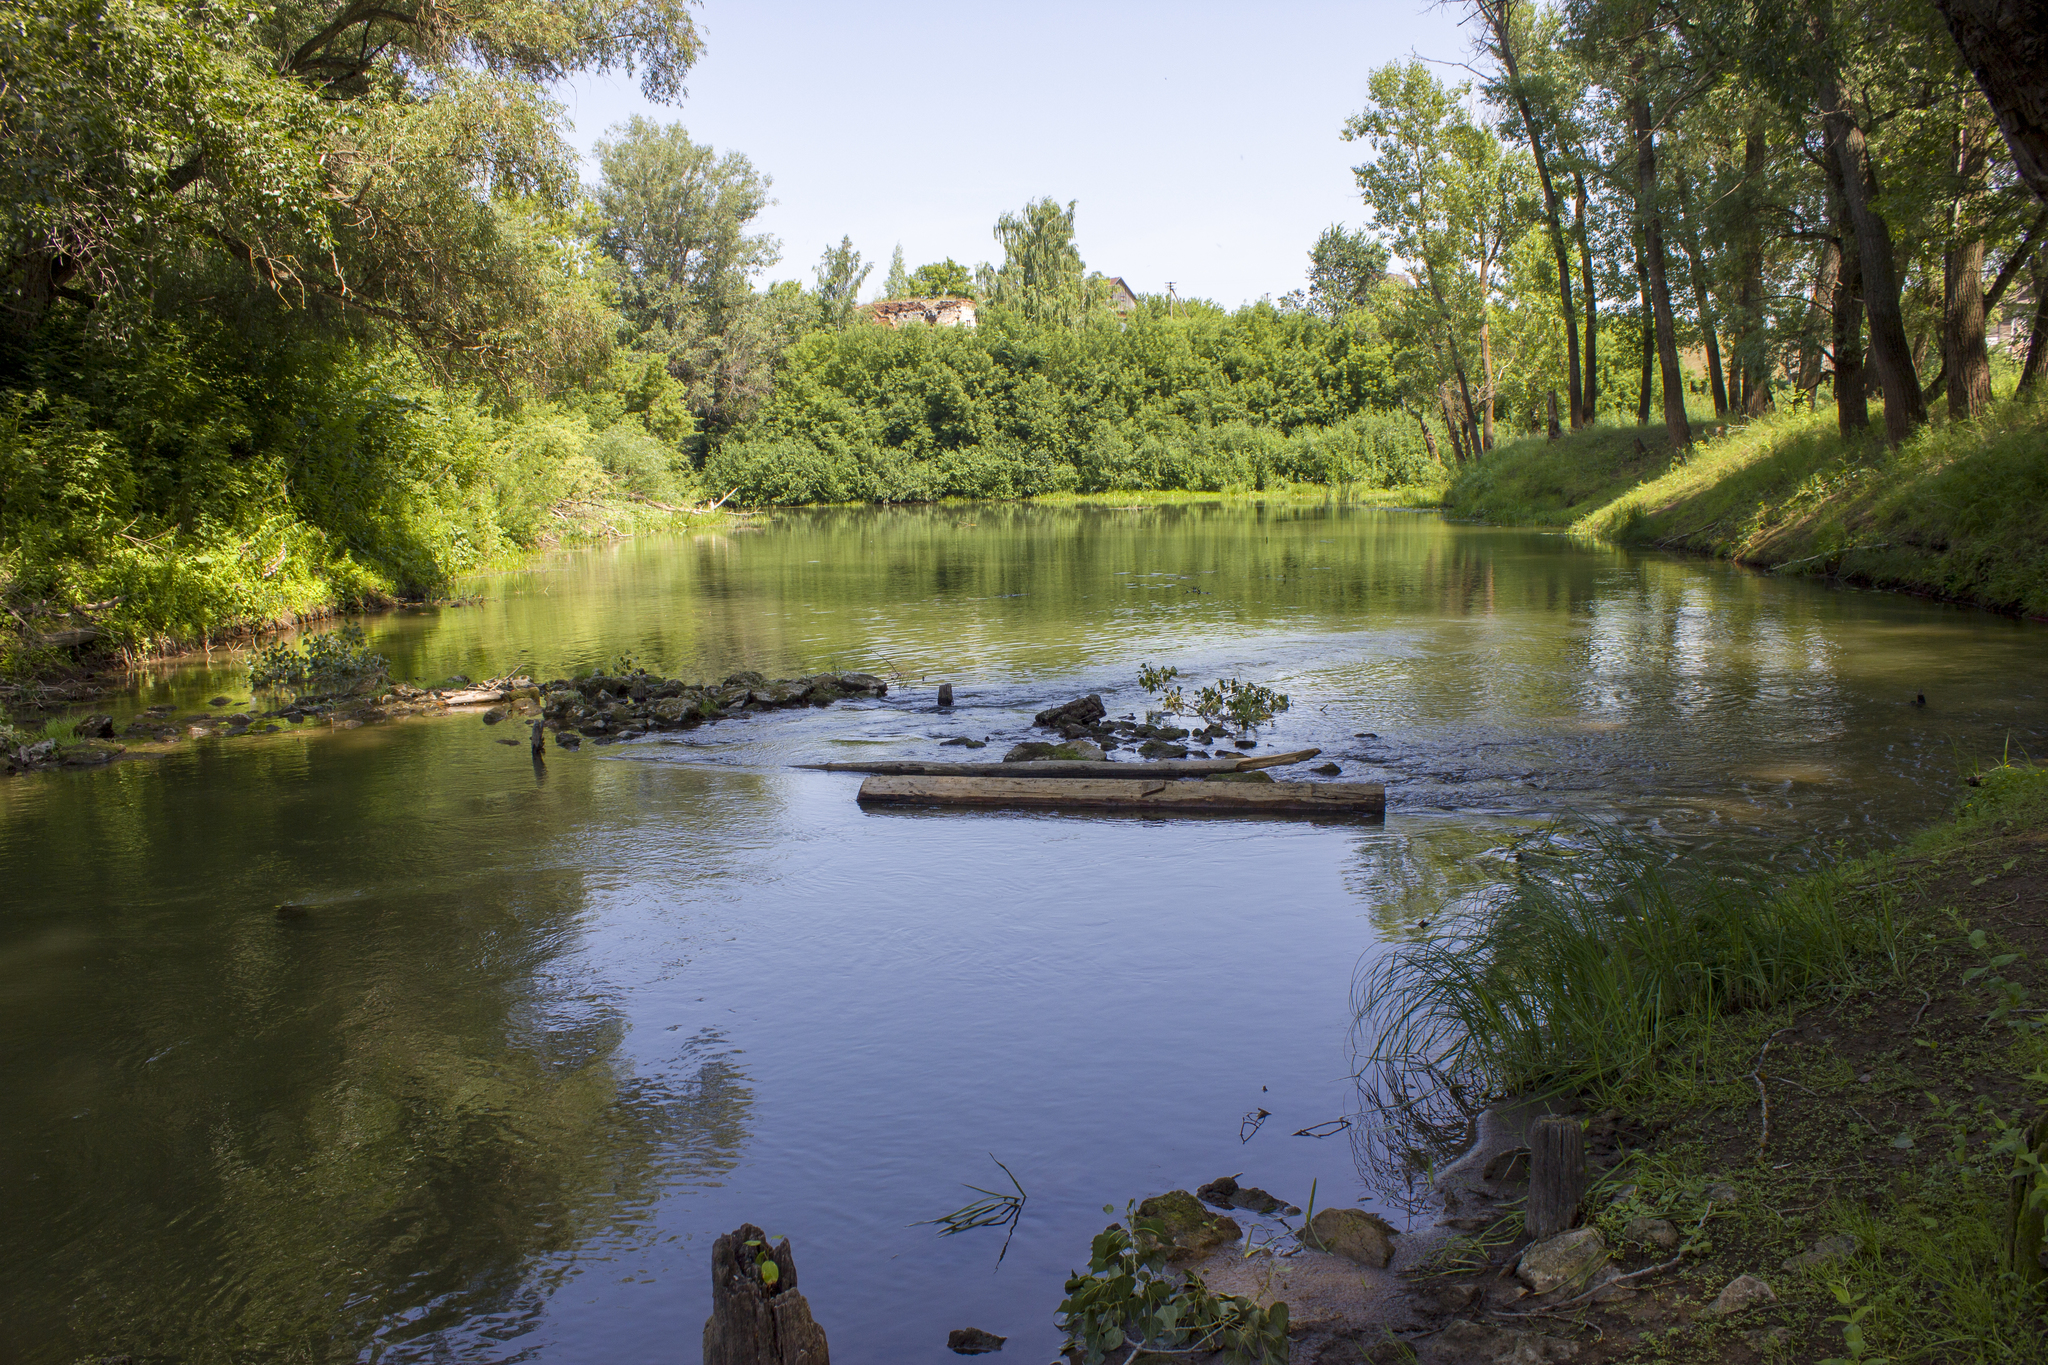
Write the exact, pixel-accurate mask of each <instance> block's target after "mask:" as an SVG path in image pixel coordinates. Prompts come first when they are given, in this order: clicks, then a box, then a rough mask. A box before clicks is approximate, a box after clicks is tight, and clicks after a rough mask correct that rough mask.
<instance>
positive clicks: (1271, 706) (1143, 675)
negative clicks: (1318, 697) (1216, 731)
mask: <svg viewBox="0 0 2048 1365" xmlns="http://www.w3.org/2000/svg"><path fill="white" fill-rule="evenodd" d="M1178 677H1180V670H1179V669H1178V668H1160V667H1157V666H1155V665H1153V664H1146V665H1144V666H1143V667H1142V668H1140V669H1139V670H1138V686H1140V687H1142V688H1144V689H1145V690H1146V691H1147V692H1150V693H1152V694H1153V695H1154V696H1156V697H1158V698H1159V710H1160V712H1161V713H1162V714H1164V715H1186V714H1188V713H1190V712H1192V713H1193V714H1195V715H1197V716H1200V717H1201V718H1202V719H1203V720H1206V721H1208V722H1209V723H1210V724H1211V725H1224V724H1227V725H1229V726H1231V727H1232V728H1234V729H1235V730H1236V731H1237V732H1238V733H1239V734H1244V733H1245V732H1247V731H1249V730H1255V729H1257V728H1258V727H1259V726H1261V725H1265V724H1267V723H1268V722H1270V721H1271V720H1273V719H1274V718H1275V717H1276V716H1279V715H1281V714H1282V713H1283V712H1285V711H1286V710H1287V709H1288V706H1289V705H1290V703H1289V702H1288V699H1287V696H1286V694H1285V693H1283V692H1275V691H1274V690H1273V689H1272V688H1270V687H1266V686H1263V685H1261V684H1259V683H1248V682H1239V681H1238V680H1237V679H1236V678H1221V679H1218V680H1217V682H1216V683H1215V685H1214V686H1212V687H1205V688H1203V689H1202V690H1201V691H1200V692H1198V693H1196V694H1195V701H1194V705H1192V706H1190V705H1188V703H1187V700H1186V698H1184V697H1183V696H1182V695H1181V690H1180V688H1179V687H1177V686H1175V685H1174V680H1175V679H1177V678H1178Z"/></svg>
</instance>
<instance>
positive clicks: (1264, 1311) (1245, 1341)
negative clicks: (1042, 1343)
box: [1058, 1204, 1287, 1365]
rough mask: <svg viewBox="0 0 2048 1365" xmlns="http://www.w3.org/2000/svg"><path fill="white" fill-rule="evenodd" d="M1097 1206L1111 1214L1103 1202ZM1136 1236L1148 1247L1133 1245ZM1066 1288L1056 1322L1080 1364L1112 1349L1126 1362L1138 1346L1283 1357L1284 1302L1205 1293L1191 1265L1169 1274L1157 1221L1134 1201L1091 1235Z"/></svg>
mask: <svg viewBox="0 0 2048 1365" xmlns="http://www.w3.org/2000/svg"><path fill="white" fill-rule="evenodd" d="M1102 1211H1103V1212H1104V1213H1107V1214H1110V1215H1112V1216H1114V1215H1115V1213H1116V1210H1115V1208H1114V1207H1112V1206H1110V1205H1107V1204H1105V1205H1104V1206H1103V1210H1102ZM1141 1234H1142V1235H1143V1236H1142V1237H1141ZM1141 1240H1142V1241H1143V1242H1144V1243H1145V1245H1146V1247H1148V1248H1149V1249H1146V1250H1141V1249H1140V1248H1139V1242H1140V1241H1141ZM1066 1288H1067V1297H1066V1298H1065V1299H1064V1300H1062V1301H1061V1303H1060V1307H1059V1319H1058V1320H1059V1325H1060V1327H1061V1329H1062V1330H1063V1331H1065V1332H1066V1334H1067V1339H1068V1341H1069V1342H1071V1343H1072V1345H1073V1346H1074V1347H1076V1348H1077V1349H1078V1350H1079V1352H1080V1355H1081V1360H1082V1363H1083V1365H1102V1362H1103V1361H1106V1360H1109V1359H1110V1358H1111V1357H1112V1356H1113V1355H1117V1354H1118V1353H1122V1355H1121V1360H1122V1361H1129V1360H1131V1359H1133V1358H1135V1357H1136V1356H1137V1355H1138V1353H1139V1352H1141V1351H1163V1352H1173V1353H1175V1354H1189V1353H1193V1352H1197V1351H1217V1352H1220V1353H1221V1354H1222V1358H1223V1360H1224V1361H1225V1362H1226V1365H1250V1363H1251V1362H1254V1361H1257V1362H1279V1361H1284V1360H1286V1359H1287V1305H1286V1304H1284V1303H1276V1304H1274V1305H1273V1306H1272V1307H1271V1308H1261V1307H1259V1306H1258V1305H1257V1304H1255V1303H1253V1302H1252V1301H1251V1300H1250V1299H1245V1298H1238V1297H1235V1296H1231V1295H1220V1294H1216V1293H1213V1292H1211V1291H1210V1289H1209V1288H1208V1286H1207V1285H1205V1284H1203V1283H1202V1278H1201V1276H1199V1275H1196V1274H1195V1273H1193V1272H1192V1271H1189V1272H1186V1275H1185V1278H1184V1279H1181V1280H1178V1281H1176V1280H1175V1279H1173V1278H1172V1277H1171V1276H1170V1275H1169V1274H1168V1273H1167V1270H1166V1249H1165V1228H1164V1226H1163V1225H1161V1224H1160V1223H1159V1222H1157V1221H1156V1220H1153V1219H1141V1218H1139V1217H1138V1216H1137V1210H1136V1205H1135V1204H1132V1205H1128V1206H1126V1208H1125V1210H1124V1218H1123V1221H1122V1222H1120V1223H1114V1224H1111V1225H1110V1226H1109V1227H1107V1228H1104V1229H1103V1230H1102V1231H1101V1232H1100V1233H1097V1234H1096V1236H1095V1240H1094V1241H1093V1242H1092V1243H1090V1246H1089V1258H1088V1271H1087V1273H1086V1274H1077V1275H1073V1276H1070V1277H1068V1279H1067V1286H1066Z"/></svg>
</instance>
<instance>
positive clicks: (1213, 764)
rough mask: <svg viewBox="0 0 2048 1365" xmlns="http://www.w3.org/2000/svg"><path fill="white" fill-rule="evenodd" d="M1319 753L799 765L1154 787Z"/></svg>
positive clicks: (1274, 765) (1255, 768) (887, 760)
mask: <svg viewBox="0 0 2048 1365" xmlns="http://www.w3.org/2000/svg"><path fill="white" fill-rule="evenodd" d="M1321 752H1322V750H1320V749H1296V750H1295V751H1294V752H1292V753H1286V754H1266V755H1263V756H1261V757H1259V758H1174V759H1167V760H1164V761H1162V762H1159V763H1111V762H1108V761H1106V760H1103V761H1098V760H1094V759H1083V758H1074V759H1067V758H1040V759H1033V760H1031V761H1030V762H1026V763H939V762H927V761H925V760H924V759H917V758H882V759H875V760H873V761H871V762H867V763H799V764H797V765H796V766H797V767H799V768H809V769H812V770H814V771H817V772H827V773H878V774H883V775H886V776H889V777H1031V778H1047V777H1086V778H1102V779H1107V780H1110V781H1117V782H1154V781H1158V780H1159V779H1161V778H1174V777H1208V776H1211V775H1212V774H1215V773H1248V772H1256V771H1258V770H1259V769H1260V768H1278V767H1282V766H1284V765H1286V764H1289V763H1306V762H1307V761H1308V760H1309V759H1311V758H1314V757H1315V756H1316V755H1317V754H1319V753H1321Z"/></svg>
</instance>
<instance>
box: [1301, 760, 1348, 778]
mask: <svg viewBox="0 0 2048 1365" xmlns="http://www.w3.org/2000/svg"><path fill="white" fill-rule="evenodd" d="M1309 771H1310V772H1312V773H1321V774H1322V775H1323V776H1324V777H1335V776H1336V775H1337V774H1338V773H1341V772H1343V771H1344V770H1343V769H1342V768H1340V767H1338V766H1337V765H1336V764H1334V763H1318V764H1316V766H1315V767H1313V768H1310V769H1309Z"/></svg>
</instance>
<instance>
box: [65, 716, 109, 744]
mask: <svg viewBox="0 0 2048 1365" xmlns="http://www.w3.org/2000/svg"><path fill="white" fill-rule="evenodd" d="M73 733H74V734H76V735H77V736H78V737H79V738H80V739H112V738H113V737H114V718H113V717H112V716H87V717H86V718H85V719H84V720H81V721H80V722H78V728H77V729H76V730H75V731H73Z"/></svg>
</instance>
